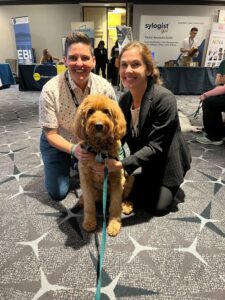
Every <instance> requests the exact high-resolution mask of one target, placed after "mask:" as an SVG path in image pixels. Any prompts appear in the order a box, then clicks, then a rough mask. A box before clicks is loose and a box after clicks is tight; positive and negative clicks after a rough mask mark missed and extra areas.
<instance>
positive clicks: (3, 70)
mask: <svg viewBox="0 0 225 300" xmlns="http://www.w3.org/2000/svg"><path fill="white" fill-rule="evenodd" d="M11 84H16V82H15V79H14V77H13V74H12V71H11V68H10V65H9V64H0V89H5V88H9V87H10V85H11Z"/></svg>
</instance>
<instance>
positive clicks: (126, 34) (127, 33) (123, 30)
mask: <svg viewBox="0 0 225 300" xmlns="http://www.w3.org/2000/svg"><path fill="white" fill-rule="evenodd" d="M116 32H117V39H118V46H119V52H120V51H121V49H122V48H123V47H124V46H125V45H126V44H128V43H130V42H132V41H133V35H132V29H131V27H128V26H116Z"/></svg>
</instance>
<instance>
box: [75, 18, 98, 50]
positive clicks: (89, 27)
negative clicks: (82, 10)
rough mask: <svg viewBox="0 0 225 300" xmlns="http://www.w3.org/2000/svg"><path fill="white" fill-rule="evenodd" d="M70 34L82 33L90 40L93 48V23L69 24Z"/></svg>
mask: <svg viewBox="0 0 225 300" xmlns="http://www.w3.org/2000/svg"><path fill="white" fill-rule="evenodd" d="M71 31H72V32H77V31H79V32H83V33H85V34H86V35H87V36H89V38H90V39H91V44H92V47H93V48H94V39H95V29H94V22H71Z"/></svg>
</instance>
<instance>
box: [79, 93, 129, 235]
mask: <svg viewBox="0 0 225 300" xmlns="http://www.w3.org/2000/svg"><path fill="white" fill-rule="evenodd" d="M74 128H75V134H76V135H77V136H78V138H79V139H80V140H82V141H83V142H84V145H85V147H86V148H87V149H90V151H91V152H93V153H95V154H93V157H92V158H91V159H90V160H88V161H85V162H82V161H79V165H78V166H79V173H80V184H81V189H82V194H83V195H82V198H83V199H82V201H83V204H84V221H83V224H82V225H83V228H84V229H85V230H86V231H93V230H95V229H96V225H97V221H96V206H95V202H96V201H99V200H101V198H102V185H103V176H101V175H98V174H95V173H93V172H92V170H91V166H92V165H93V163H94V164H96V155H97V156H99V155H101V156H106V157H109V158H115V159H118V158H119V150H120V147H121V142H120V139H121V138H122V137H123V136H124V135H125V132H126V121H125V119H124V116H123V113H122V111H121V109H120V107H119V106H118V104H117V103H116V102H115V101H113V100H111V99H109V98H108V97H106V96H103V95H89V96H87V97H86V98H85V99H84V100H83V102H82V103H81V105H80V106H79V108H78V111H77V114H76V118H75V127H74ZM132 181H133V177H128V180H126V179H125V177H124V172H123V170H117V171H114V172H110V173H109V174H108V190H109V200H110V203H109V221H108V226H107V232H108V234H109V235H111V236H116V235H117V234H118V232H119V230H120V228H121V210H122V208H121V207H122V198H126V197H127V196H128V194H129V192H130V190H131V187H132V183H133V182H132ZM131 211H132V205H131V203H130V202H123V212H124V213H127V214H129V213H130V212H131Z"/></svg>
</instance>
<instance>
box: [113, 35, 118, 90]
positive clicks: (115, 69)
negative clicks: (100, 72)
mask: <svg viewBox="0 0 225 300" xmlns="http://www.w3.org/2000/svg"><path fill="white" fill-rule="evenodd" d="M118 57H119V45H118V40H116V42H115V45H114V46H113V47H112V50H111V66H112V67H111V78H112V85H118V70H119V65H118Z"/></svg>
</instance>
